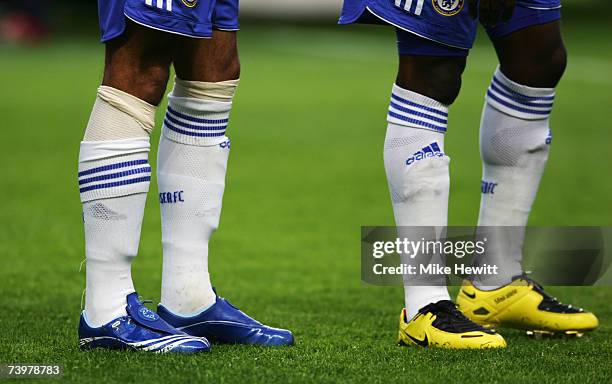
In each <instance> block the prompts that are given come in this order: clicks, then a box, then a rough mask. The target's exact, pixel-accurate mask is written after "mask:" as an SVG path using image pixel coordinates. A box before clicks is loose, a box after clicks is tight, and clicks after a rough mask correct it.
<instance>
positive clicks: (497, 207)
mask: <svg viewBox="0 0 612 384" xmlns="http://www.w3.org/2000/svg"><path fill="white" fill-rule="evenodd" d="M514 18H515V19H514V20H511V21H510V22H509V23H508V24H506V25H502V26H500V27H499V28H498V29H495V28H493V29H491V30H489V33H490V35H491V37H492V40H493V43H494V45H495V49H496V51H497V55H498V57H499V60H500V67H499V68H498V70H497V71H496V73H495V75H494V77H493V80H492V82H491V85H490V87H489V90H488V92H487V98H486V103H485V107H484V111H483V115H482V121H481V128H480V145H481V155H482V159H483V181H482V198H481V206H480V215H479V226H481V227H482V228H483V229H481V230H480V231H481V232H483V231H484V232H486V233H483V235H486V236H487V238H488V245H487V252H486V254H485V255H484V256H483V257H481V258H479V260H477V261H476V263H488V264H495V265H498V266H499V267H500V271H501V273H500V274H499V275H496V276H481V277H478V276H477V277H475V278H474V280H473V281H474V285H475V286H474V287H465V289H464V290H462V292H461V293H460V295H459V297H458V303H459V304H460V305H461V307H462V310H464V311H465V312H466V313H467V314H468V316H470V317H472V318H473V319H475V320H477V321H479V322H482V323H487V322H489V323H492V324H496V323H501V324H502V325H503V324H508V325H511V326H518V327H520V328H527V329H531V330H545V331H553V332H556V331H584V330H591V329H594V328H596V327H597V319H596V318H595V316H593V315H592V314H590V313H587V312H585V311H583V310H581V309H580V308H574V307H571V306H566V305H563V304H561V303H559V302H558V301H557V300H556V299H554V298H552V297H550V296H548V295H547V294H546V293H545V292H544V291H543V290H542V288H541V287H540V286H538V285H537V284H536V283H534V282H533V281H531V280H530V279H528V278H526V277H525V276H521V275H522V274H523V271H522V266H521V262H522V248H523V240H524V235H525V227H526V225H527V221H528V218H529V214H530V212H531V207H532V205H533V202H534V200H535V197H536V194H537V191H538V187H539V185H540V180H541V177H542V174H543V172H544V168H545V166H546V163H547V159H548V152H549V147H550V144H551V140H552V135H551V130H550V126H549V122H550V113H551V111H552V108H553V102H554V98H555V87H556V86H557V84H558V83H559V80H560V79H561V76H562V75H563V72H564V70H565V66H566V51H565V47H564V45H563V40H562V38H561V31H560V26H559V21H558V10H549V11H541V10H540V11H537V10H530V9H527V8H524V7H518V8H517V10H516V11H515V16H514ZM530 18H531V19H532V20H534V21H533V22H532V23H533V25H531V26H527V27H525V25H521V20H522V22H526V21H527V22H528V21H529V19H530ZM542 21H547V22H544V23H542ZM513 24H518V27H521V28H520V29H518V30H516V31H512V32H510V33H504V30H506V31H508V29H510V28H512V26H513ZM511 282H514V284H512V285H509V284H510V283H511ZM469 285H471V284H469ZM517 286H519V287H517ZM511 290H514V292H515V294H513V295H506V294H507V293H508V292H510V291H511ZM465 292H467V293H468V295H466V294H465ZM501 296H505V297H508V300H505V301H504V308H505V309H504V310H503V311H502V312H499V310H500V308H499V307H497V306H496V305H495V304H496V303H497V302H499V301H496V298H497V297H501ZM529 297H532V298H533V300H531V299H529ZM509 301H511V302H512V303H511V304H510V303H509ZM540 302H541V304H540V305H539V303H540ZM526 303H534V305H532V306H530V305H526ZM474 311H475V312H476V313H474Z"/></svg>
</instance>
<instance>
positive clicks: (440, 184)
mask: <svg viewBox="0 0 612 384" xmlns="http://www.w3.org/2000/svg"><path fill="white" fill-rule="evenodd" d="M398 45H399V53H400V64H399V72H398V76H397V80H396V84H394V86H393V91H392V95H391V102H390V107H389V113H388V119H387V120H388V125H387V134H386V138H385V145H384V162H385V170H386V173H387V180H388V184H389V189H390V192H391V198H392V203H393V212H394V216H395V222H396V226H397V227H398V235H399V236H400V237H407V238H409V239H411V240H415V239H421V237H425V238H427V239H437V238H439V236H440V234H441V231H443V230H444V227H446V225H447V216H448V196H449V188H450V180H449V162H450V159H449V157H448V156H446V154H445V153H444V134H445V132H446V128H447V122H448V108H449V105H451V104H452V103H453V102H454V101H455V99H456V98H457V96H458V94H459V90H460V88H461V75H462V73H463V70H464V68H465V63H466V56H467V50H461V49H454V48H450V47H446V46H443V45H441V44H437V43H433V42H429V41H427V40H424V39H421V38H419V37H416V36H414V35H411V34H409V33H407V32H404V31H400V30H398ZM428 232H429V233H428ZM421 256H424V255H419V256H418V257H417V259H418V260H419V262H424V263H432V264H443V260H442V258H441V255H433V256H427V257H431V258H430V259H429V260H423V257H421ZM405 262H407V263H409V262H410V261H405ZM404 282H405V287H404V292H405V310H403V311H402V313H401V315H400V331H399V342H400V343H403V344H408V345H421V346H444V347H450V348H487V347H504V346H505V342H504V340H503V338H501V336H499V335H497V334H495V333H494V332H491V331H487V330H485V329H484V328H482V327H480V326H478V325H476V324H474V323H472V322H471V321H469V320H468V319H467V318H465V317H464V316H463V315H461V314H460V313H459V312H458V310H457V309H456V307H455V305H454V303H453V302H451V301H450V297H449V294H448V290H447V287H446V280H445V278H444V277H443V276H414V277H413V276H405V277H404ZM434 319H438V320H434Z"/></svg>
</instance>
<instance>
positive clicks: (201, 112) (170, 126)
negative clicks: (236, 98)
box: [164, 96, 232, 145]
mask: <svg viewBox="0 0 612 384" xmlns="http://www.w3.org/2000/svg"><path fill="white" fill-rule="evenodd" d="M231 107H232V103H231V102H220V101H209V100H201V99H191V98H184V97H174V96H169V103H168V111H167V112H166V116H165V118H164V135H165V136H166V137H167V138H169V139H170V140H173V141H176V142H179V143H183V144H188V145H215V144H219V143H222V142H224V141H226V140H227V138H226V137H225V131H226V130H227V125H228V123H229V113H230V110H231Z"/></svg>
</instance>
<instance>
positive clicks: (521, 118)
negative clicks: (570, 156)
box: [474, 69, 555, 289]
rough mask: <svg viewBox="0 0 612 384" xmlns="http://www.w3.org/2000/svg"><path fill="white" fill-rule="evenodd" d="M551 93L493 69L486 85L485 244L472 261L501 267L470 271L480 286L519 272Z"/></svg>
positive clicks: (544, 149) (544, 151) (544, 153)
mask: <svg viewBox="0 0 612 384" xmlns="http://www.w3.org/2000/svg"><path fill="white" fill-rule="evenodd" d="M554 98H555V90H554V89H552V88H532V87H527V86H523V85H520V84H517V83H515V82H513V81H511V80H510V79H508V78H507V77H506V76H504V75H503V74H502V73H501V71H500V70H499V69H498V70H497V72H496V73H495V75H494V77H493V81H492V82H491V86H490V88H489V90H488V94H487V98H486V104H485V106H484V111H483V114H482V121H481V127H480V149H481V157H482V161H483V178H482V185H481V193H482V195H481V202H480V215H479V219H478V225H479V226H482V227H483V228H481V229H480V230H479V231H480V233H481V236H483V237H487V247H486V252H485V254H484V255H483V257H478V258H476V260H475V264H477V265H478V264H484V263H488V264H490V265H491V264H493V265H497V266H498V267H499V268H498V269H499V271H500V272H501V273H500V274H499V275H491V276H481V277H475V279H474V283H475V284H477V285H478V286H480V287H481V288H483V289H495V288H498V287H500V286H502V285H505V284H508V283H509V282H510V281H511V279H512V277H513V276H516V275H519V274H521V273H522V267H521V261H522V248H523V240H524V228H525V226H526V225H527V221H528V218H529V213H530V212H531V207H532V205H533V202H534V200H535V197H536V194H537V191H538V187H539V185H540V180H541V178H542V174H543V173H544V168H545V166H546V162H547V160H548V152H549V146H550V143H551V140H552V136H551V131H550V127H549V117H550V112H551V110H552V106H553V102H554ZM495 227H498V228H495ZM502 227H505V228H502ZM485 231H486V233H485Z"/></svg>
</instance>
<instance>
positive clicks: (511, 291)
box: [457, 275, 599, 336]
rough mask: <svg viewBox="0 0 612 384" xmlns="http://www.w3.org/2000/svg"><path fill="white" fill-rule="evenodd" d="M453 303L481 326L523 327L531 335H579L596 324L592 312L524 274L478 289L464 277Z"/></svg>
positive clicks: (597, 322)
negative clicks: (495, 286)
mask: <svg viewBox="0 0 612 384" xmlns="http://www.w3.org/2000/svg"><path fill="white" fill-rule="evenodd" d="M457 306H458V307H459V309H460V310H461V312H463V314H465V316H467V317H468V318H470V319H471V320H472V321H474V322H476V323H478V324H481V325H483V326H485V327H488V328H494V327H497V326H501V327H510V328H517V329H524V330H526V331H528V334H533V335H552V334H556V333H560V334H568V335H577V336H582V334H583V333H584V332H587V331H592V330H594V329H595V328H597V327H598V326H599V321H598V320H597V317H595V315H594V314H592V313H591V312H587V311H585V310H583V309H582V308H575V307H572V306H571V305H566V304H562V303H560V302H559V301H558V300H557V299H556V298H554V297H552V296H550V295H549V294H547V293H546V292H544V289H542V287H541V286H540V285H539V284H537V283H536V282H534V281H533V280H531V279H529V278H528V277H526V276H524V275H523V276H520V277H517V278H515V279H514V280H513V281H512V283H510V284H508V285H506V286H503V287H501V288H499V289H495V290H492V291H482V290H480V289H478V288H476V287H475V286H474V285H472V283H471V282H470V281H467V280H466V281H465V282H464V283H463V286H462V287H461V290H460V291H459V294H458V296H457Z"/></svg>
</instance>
